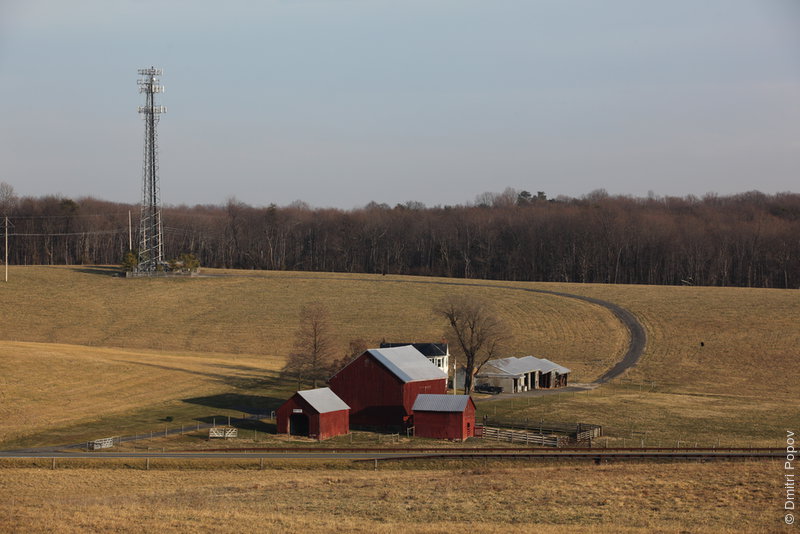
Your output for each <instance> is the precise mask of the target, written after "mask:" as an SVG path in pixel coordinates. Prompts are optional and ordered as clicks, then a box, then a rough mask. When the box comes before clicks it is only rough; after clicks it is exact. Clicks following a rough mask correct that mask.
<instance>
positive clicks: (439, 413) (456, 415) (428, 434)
mask: <svg viewBox="0 0 800 534" xmlns="http://www.w3.org/2000/svg"><path fill="white" fill-rule="evenodd" d="M414 435H415V436H419V437H422V438H439V439H460V440H461V441H464V440H465V439H467V438H470V437H472V436H474V435H475V403H474V402H473V401H472V397H470V396H469V395H419V396H417V400H416V401H415V402H414Z"/></svg>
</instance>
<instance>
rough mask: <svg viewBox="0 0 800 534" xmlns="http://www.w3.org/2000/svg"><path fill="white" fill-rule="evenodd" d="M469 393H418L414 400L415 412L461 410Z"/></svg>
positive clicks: (467, 401) (467, 399) (464, 406)
mask: <svg viewBox="0 0 800 534" xmlns="http://www.w3.org/2000/svg"><path fill="white" fill-rule="evenodd" d="M468 403H469V395H431V394H429V393H420V394H419V395H417V400H415V401H414V407H413V408H412V410H413V411H415V412H463V411H464V409H465V408H466V407H467V404H468Z"/></svg>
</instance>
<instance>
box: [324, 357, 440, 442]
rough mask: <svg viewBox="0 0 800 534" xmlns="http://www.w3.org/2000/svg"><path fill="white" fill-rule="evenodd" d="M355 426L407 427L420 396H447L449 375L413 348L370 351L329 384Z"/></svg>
mask: <svg viewBox="0 0 800 534" xmlns="http://www.w3.org/2000/svg"><path fill="white" fill-rule="evenodd" d="M328 385H329V386H330V388H331V389H332V390H333V391H334V392H335V393H336V394H337V395H338V396H339V397H341V398H342V400H343V401H344V402H346V403H347V404H348V405H349V406H350V422H351V423H352V424H354V425H362V426H377V427H401V428H402V427H405V426H406V425H407V424H408V422H409V420H410V418H411V413H412V408H413V406H414V401H415V400H416V399H417V395H419V394H420V393H431V394H443V393H446V392H447V374H446V373H445V372H444V371H442V370H441V369H439V368H438V367H436V366H435V365H434V364H432V363H431V362H430V360H428V358H426V357H425V356H423V355H422V353H420V352H419V351H418V350H417V349H415V348H414V347H412V346H404V347H393V348H385V349H370V350H368V351H366V352H364V353H363V354H361V355H360V356H358V357H357V358H356V359H354V360H353V361H351V362H350V363H349V364H347V365H346V366H345V367H344V368H343V369H341V370H340V371H339V372H338V373H336V374H335V375H333V376H332V377H331V379H330V380H329V381H328Z"/></svg>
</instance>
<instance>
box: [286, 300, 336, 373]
mask: <svg viewBox="0 0 800 534" xmlns="http://www.w3.org/2000/svg"><path fill="white" fill-rule="evenodd" d="M334 357H335V339H334V336H333V332H332V329H331V323H330V314H329V312H328V308H326V307H325V305H324V304H322V303H321V302H319V301H313V302H309V303H307V304H304V305H303V306H302V307H301V308H300V326H299V328H298V329H297V333H296V334H295V341H294V351H293V352H292V353H291V354H289V360H288V362H287V363H286V365H285V366H284V369H283V370H284V372H287V373H292V374H294V375H296V376H297V380H298V383H299V382H303V381H306V382H311V384H312V385H313V387H314V388H316V387H317V386H318V384H319V383H320V382H322V383H324V382H325V380H326V379H327V378H328V373H329V371H330V368H331V364H332V362H333V359H334Z"/></svg>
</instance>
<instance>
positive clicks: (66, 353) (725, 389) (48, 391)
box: [0, 267, 800, 444]
mask: <svg viewBox="0 0 800 534" xmlns="http://www.w3.org/2000/svg"><path fill="white" fill-rule="evenodd" d="M207 273H208V274H209V275H211V276H206V277H198V278H192V279H122V278H118V277H114V276H112V274H113V271H112V270H111V269H106V268H74V267H12V268H11V270H10V279H9V282H8V283H7V284H2V286H0V295H2V302H3V304H2V307H0V396H2V397H0V400H2V403H1V404H0V417H3V418H4V420H5V421H7V422H8V424H6V425H5V426H4V428H3V431H2V433H0V441H5V444H10V443H13V444H22V443H26V444H27V443H42V444H44V443H53V442H55V443H58V442H63V440H64V439H77V440H80V439H83V437H81V436H84V435H85V434H87V433H90V435H95V437H96V433H97V432H100V431H101V430H103V429H110V428H113V429H114V431H113V432H112V431H110V430H109V431H108V432H106V433H121V432H123V431H131V430H133V431H135V430H136V429H139V428H142V429H143V430H145V429H147V428H148V426H147V425H150V426H152V425H154V424H155V422H156V421H159V420H160V418H163V417H165V416H166V415H170V416H172V417H174V418H175V419H176V420H178V419H185V420H186V421H187V422H191V421H192V420H194V419H196V418H199V417H206V416H209V415H212V414H217V413H219V414H223V415H224V414H226V413H230V410H231V409H235V408H236V407H237V403H239V404H242V403H244V404H248V406H251V405H252V404H253V403H258V402H260V401H259V399H262V398H263V403H264V404H265V405H266V406H267V407H272V406H274V405H275V404H276V403H277V402H279V400H280V399H282V398H285V396H286V395H287V394H288V392H289V391H291V389H292V388H293V387H294V386H295V384H285V383H281V382H280V381H278V380H277V379H276V371H277V370H278V369H280V367H281V365H282V363H283V361H284V358H285V355H286V354H287V353H288V352H289V350H290V349H291V345H292V341H293V335H294V331H295V330H296V328H297V324H298V323H297V321H298V319H297V315H298V310H299V307H300V305H301V304H302V303H303V302H306V301H309V300H312V299H318V300H321V301H322V302H323V303H325V304H327V305H328V307H329V308H330V309H331V311H332V322H333V323H334V328H335V330H336V332H337V335H338V339H339V343H340V347H341V351H342V354H344V351H345V349H346V346H347V343H348V341H349V340H350V339H354V338H363V339H365V340H367V341H368V342H370V343H371V344H376V343H378V342H379V341H380V340H382V339H386V340H410V341H415V340H432V339H433V340H438V339H440V338H441V336H442V333H443V331H444V324H443V323H442V321H441V320H440V319H438V318H437V317H435V316H434V315H433V314H432V312H431V308H432V306H433V305H434V304H435V303H436V302H437V301H438V300H439V299H440V298H441V297H442V296H443V295H445V294H447V293H450V292H468V293H472V294H479V295H481V296H484V297H486V298H488V299H491V300H492V301H493V302H494V303H495V304H496V306H497V308H498V310H499V311H500V312H501V314H502V315H503V317H504V318H505V319H506V320H507V321H508V322H509V324H510V325H511V326H512V329H513V331H514V335H515V341H514V345H515V346H514V348H513V351H512V353H513V355H525V354H534V355H536V356H543V357H547V358H549V359H552V360H555V361H558V362H559V363H563V364H564V365H566V366H568V367H570V368H572V369H573V370H574V371H575V372H574V375H573V379H574V380H577V381H589V380H592V379H594V378H596V377H597V376H599V375H600V374H602V372H603V371H605V370H606V369H607V368H608V367H610V366H611V364H612V363H613V362H614V361H615V360H616V359H617V358H618V357H619V356H620V354H621V353H622V352H623V350H624V347H625V346H626V344H627V334H626V332H625V331H624V329H623V328H622V327H621V325H620V324H619V323H618V322H617V320H616V319H615V318H614V317H613V316H612V315H611V313H610V312H608V311H607V310H605V309H604V308H601V307H599V306H596V305H593V304H588V303H585V302H581V301H577V300H574V299H567V298H562V297H556V296H551V295H543V294H535V293H527V292H522V291H516V290H512V289H509V288H513V287H528V288H539V289H547V290H553V291H562V292H566V293H573V294H580V295H587V296H591V297H597V298H601V299H604V300H608V301H611V302H614V303H616V304H619V305H621V306H623V307H626V308H628V309H629V310H630V311H632V312H633V313H634V314H636V315H637V317H639V319H640V320H641V321H642V323H643V324H644V325H645V327H646V329H647V334H648V347H647V350H646V353H645V356H644V358H643V360H642V362H641V363H640V365H639V366H638V367H636V368H635V369H634V370H632V371H631V372H629V373H628V374H627V375H626V376H625V377H624V378H623V379H622V380H618V381H616V382H615V384H613V385H611V386H609V387H604V388H600V389H599V390H595V391H593V392H592V393H591V394H589V395H578V396H569V395H558V396H553V397H548V398H541V399H531V400H530V401H526V402H524V403H523V402H519V401H515V402H514V403H513V404H512V402H510V401H499V402H498V401H488V400H487V401H484V402H479V411H480V413H481V414H490V415H493V414H494V413H497V414H498V415H507V416H513V417H516V418H528V419H532V420H537V419H547V420H567V421H578V420H581V421H586V422H595V423H600V424H603V425H605V426H606V427H607V430H608V432H609V433H610V434H611V439H612V440H622V439H627V440H632V439H636V440H639V439H642V438H643V436H646V437H647V439H648V440H662V439H663V440H677V439H681V440H687V441H701V442H704V443H706V444H708V443H710V442H714V441H717V440H721V441H722V442H728V443H733V442H735V443H740V444H743V443H754V444H776V443H777V442H778V440H780V438H781V436H782V435H783V431H784V430H785V428H792V425H794V427H795V428H796V426H797V424H798V423H800V416H799V415H798V410H797V408H796V398H793V396H796V385H795V384H794V377H796V376H798V373H800V358H797V353H798V347H800V328H799V327H798V326H797V321H796V319H797V317H800V293H798V292H797V291H790V290H755V289H741V288H688V287H653V286H611V285H578V284H537V283H524V284H523V283H507V282H482V281H481V282H476V281H466V280H450V279H448V280H441V279H432V278H416V277H395V276H371V275H345V274H329V273H286V272H241V271H228V272H226V271H207ZM443 282H444V283H443ZM476 283H480V284H481V285H482V286H487V287H474V286H472V285H470V284H476ZM701 342H702V346H701ZM224 395H228V397H222V396H224ZM215 396H220V397H218V398H219V399H222V398H234V399H236V401H235V402H231V403H229V405H225V403H224V402H213V401H209V402H205V403H198V402H188V401H189V400H191V399H197V398H215ZM226 409H227V411H226ZM273 409H274V408H273ZM644 432H647V434H643V433H644ZM78 438H80V439H78Z"/></svg>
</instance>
